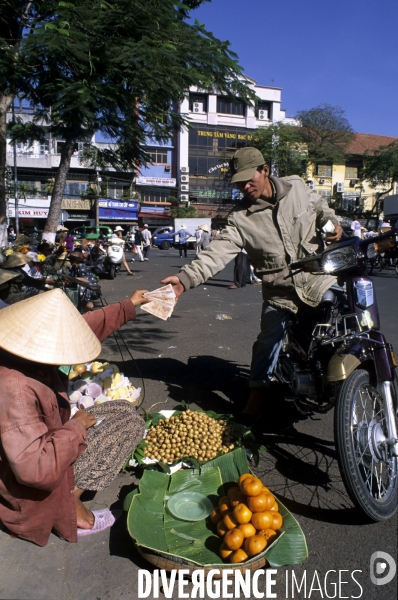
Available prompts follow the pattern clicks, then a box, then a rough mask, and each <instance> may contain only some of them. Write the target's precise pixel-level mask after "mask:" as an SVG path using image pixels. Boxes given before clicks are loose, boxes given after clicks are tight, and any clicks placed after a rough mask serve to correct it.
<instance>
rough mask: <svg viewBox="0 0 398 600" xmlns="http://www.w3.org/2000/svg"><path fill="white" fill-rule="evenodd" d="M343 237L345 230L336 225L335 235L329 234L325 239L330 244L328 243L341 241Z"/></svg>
mask: <svg viewBox="0 0 398 600" xmlns="http://www.w3.org/2000/svg"><path fill="white" fill-rule="evenodd" d="M342 235H343V228H342V227H341V226H340V225H338V224H337V223H336V224H335V226H334V231H333V233H327V234H326V238H325V239H326V242H328V243H331V242H338V241H339V240H340V239H341V236H342Z"/></svg>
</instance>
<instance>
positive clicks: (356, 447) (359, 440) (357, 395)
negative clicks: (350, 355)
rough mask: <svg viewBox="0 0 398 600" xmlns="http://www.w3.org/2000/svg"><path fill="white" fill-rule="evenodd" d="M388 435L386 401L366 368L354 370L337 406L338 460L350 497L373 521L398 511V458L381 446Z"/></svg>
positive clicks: (346, 381) (344, 383) (345, 382)
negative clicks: (372, 383) (370, 380)
mask: <svg viewBox="0 0 398 600" xmlns="http://www.w3.org/2000/svg"><path fill="white" fill-rule="evenodd" d="M383 436H384V437H385V438H387V437H388V433H387V426H386V416H385V411H384V402H383V399H382V397H381V396H380V394H379V392H378V391H377V389H376V388H375V387H373V386H372V385H370V383H369V374H368V372H367V371H364V370H361V369H358V370H356V371H354V372H353V373H352V374H351V375H350V376H349V377H348V378H347V379H346V380H345V381H344V382H343V384H342V386H341V388H340V391H339V395H338V398H337V402H336V408H335V440H336V450H337V459H338V463H339V467H340V472H341V476H342V479H343V482H344V485H345V487H346V489H347V491H348V493H349V495H350V497H351V500H352V501H353V502H354V503H355V504H356V505H357V506H359V507H360V508H361V509H362V510H363V511H364V512H365V514H366V515H367V516H368V517H369V518H370V519H371V520H372V521H385V520H387V519H389V518H390V517H391V516H392V515H393V514H394V513H395V511H396V510H397V504H398V473H397V468H398V459H397V458H396V457H392V456H391V454H390V452H389V449H387V447H385V446H384V447H383V446H381V445H379V443H378V442H379V441H380V439H382V438H383Z"/></svg>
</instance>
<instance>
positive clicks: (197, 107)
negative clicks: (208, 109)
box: [193, 102, 203, 113]
mask: <svg viewBox="0 0 398 600" xmlns="http://www.w3.org/2000/svg"><path fill="white" fill-rule="evenodd" d="M193 112H194V113H202V112H203V102H194V103H193Z"/></svg>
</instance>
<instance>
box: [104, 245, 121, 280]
mask: <svg viewBox="0 0 398 600" xmlns="http://www.w3.org/2000/svg"><path fill="white" fill-rule="evenodd" d="M104 248H105V251H106V255H105V258H104V261H103V271H104V272H105V273H107V275H108V276H109V279H115V277H116V275H117V274H118V272H119V271H120V268H121V266H122V261H123V247H122V246H121V245H119V244H112V242H110V243H109V242H108V243H105V244H104Z"/></svg>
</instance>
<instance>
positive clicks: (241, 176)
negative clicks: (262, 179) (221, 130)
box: [229, 146, 265, 183]
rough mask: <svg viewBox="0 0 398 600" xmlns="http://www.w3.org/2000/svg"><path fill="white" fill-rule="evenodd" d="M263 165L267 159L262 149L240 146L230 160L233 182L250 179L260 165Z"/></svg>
mask: <svg viewBox="0 0 398 600" xmlns="http://www.w3.org/2000/svg"><path fill="white" fill-rule="evenodd" d="M263 165H265V160H264V156H263V155H262V154H261V152H260V150H257V148H252V147H251V146H248V147H247V148H239V150H237V152H235V154H234V155H233V157H232V158H231V160H230V161H229V168H230V170H231V174H232V177H231V183H239V182H241V181H249V180H250V179H251V178H252V177H253V175H254V173H255V172H256V170H257V169H258V167H262V166H263Z"/></svg>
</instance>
